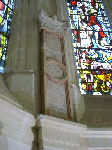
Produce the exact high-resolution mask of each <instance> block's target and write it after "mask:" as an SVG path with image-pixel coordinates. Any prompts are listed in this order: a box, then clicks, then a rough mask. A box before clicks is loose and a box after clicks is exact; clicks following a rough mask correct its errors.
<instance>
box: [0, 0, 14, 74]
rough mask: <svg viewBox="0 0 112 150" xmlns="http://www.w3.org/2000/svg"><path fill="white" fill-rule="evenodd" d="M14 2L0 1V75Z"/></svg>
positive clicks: (2, 68)
mask: <svg viewBox="0 0 112 150" xmlns="http://www.w3.org/2000/svg"><path fill="white" fill-rule="evenodd" d="M13 9H14V0H0V73H4V65H5V57H6V52H7V46H8V40H9V33H10V32H9V31H10V25H11V18H12V12H13Z"/></svg>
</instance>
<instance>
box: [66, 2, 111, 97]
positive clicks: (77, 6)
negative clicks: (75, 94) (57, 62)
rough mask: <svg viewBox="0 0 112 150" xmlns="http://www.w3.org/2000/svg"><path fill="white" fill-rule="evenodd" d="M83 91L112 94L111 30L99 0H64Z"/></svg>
mask: <svg viewBox="0 0 112 150" xmlns="http://www.w3.org/2000/svg"><path fill="white" fill-rule="evenodd" d="M67 5H68V13H69V19H70V24H71V30H72V38H73V47H74V55H75V61H76V66H77V73H78V78H79V86H80V91H81V93H82V94H91V95H106V94H107V95H112V49H111V46H112V45H111V44H112V32H111V29H110V24H109V20H108V17H107V16H106V12H105V10H104V6H103V3H102V0H67Z"/></svg>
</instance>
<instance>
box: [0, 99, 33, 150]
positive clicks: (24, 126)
mask: <svg viewBox="0 0 112 150" xmlns="http://www.w3.org/2000/svg"><path fill="white" fill-rule="evenodd" d="M34 125H35V119H34V117H33V116H32V115H31V114H29V113H27V112H25V111H23V110H21V109H20V108H18V107H16V106H14V105H13V104H11V103H10V102H7V101H5V100H3V99H0V145H1V144H2V147H3V148H2V149H4V150H5V148H4V146H5V143H4V142H5V141H7V143H8V150H15V148H16V147H17V145H18V147H19V145H20V147H21V148H20V150H24V148H25V147H27V148H28V147H31V146H32V142H33V140H34V136H33V133H32V129H31V128H32V127H33V126H34ZM3 139H6V140H3ZM1 142H2V143H1ZM28 149H30V148H28Z"/></svg>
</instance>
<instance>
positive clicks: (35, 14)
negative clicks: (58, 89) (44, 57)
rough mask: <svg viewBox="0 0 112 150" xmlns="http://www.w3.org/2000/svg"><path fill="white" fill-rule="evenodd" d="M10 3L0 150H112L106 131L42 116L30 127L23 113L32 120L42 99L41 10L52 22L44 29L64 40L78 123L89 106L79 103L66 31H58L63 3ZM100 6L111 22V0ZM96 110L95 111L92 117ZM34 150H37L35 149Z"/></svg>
mask: <svg viewBox="0 0 112 150" xmlns="http://www.w3.org/2000/svg"><path fill="white" fill-rule="evenodd" d="M15 2H16V4H15V11H14V15H13V19H12V27H11V35H10V40H9V45H8V46H9V47H8V54H7V60H6V75H5V80H4V79H3V78H4V77H0V150H34V147H33V144H32V142H33V141H34V143H36V144H39V146H40V150H42V147H43V149H45V150H87V147H89V148H88V150H98V149H99V150H112V144H111V141H112V131H111V129H110V130H109V129H108V131H105V129H102V131H100V129H97V130H95V129H90V130H88V131H87V128H86V126H85V125H80V124H78V123H73V122H69V121H65V120H61V119H57V118H53V117H48V116H44V115H40V116H39V117H37V120H36V121H35V119H34V116H33V115H31V114H30V113H28V112H31V113H32V114H34V115H35V116H37V114H38V113H40V108H41V94H43V93H40V70H41V69H40V47H41V46H40V33H39V32H40V30H39V29H40V24H41V21H40V20H39V13H40V11H41V10H42V9H43V11H45V13H46V14H47V15H48V18H52V19H54V21H53V23H54V26H51V24H50V22H49V20H48V18H47V19H46V20H45V21H46V22H47V23H48V22H49V23H48V24H47V26H46V27H47V29H50V30H52V31H54V32H55V31H58V32H59V33H61V34H63V35H64V39H65V54H66V60H67V70H68V80H69V83H70V85H71V89H70V95H71V99H72V102H73V105H74V118H75V120H76V119H77V121H79V120H80V119H81V118H82V117H83V114H84V112H85V110H86V108H88V106H89V105H86V106H85V101H84V97H83V96H81V94H80V91H79V86H78V79H77V73H76V68H75V65H74V56H73V46H72V36H71V30H70V26H69V27H68V28H66V24H65V31H66V32H63V31H62V30H63V29H62V28H63V27H62V26H61V25H63V21H65V23H66V22H67V21H68V16H67V6H66V1H65V0H32V1H29V0H16V1H15ZM103 2H104V4H105V6H106V7H107V8H106V7H105V8H106V9H107V11H108V12H107V13H108V14H109V19H110V20H111V19H112V18H111V6H112V5H111V0H103ZM108 6H109V8H110V9H108ZM58 21H60V22H61V24H60V25H59V24H57V22H58ZM46 22H43V23H46ZM56 27H57V28H56ZM50 44H52V43H50ZM50 46H52V47H54V46H55V45H50ZM57 47H59V45H58V46H57ZM51 55H52V56H54V55H55V54H54V53H52V54H51ZM57 55H58V54H57ZM58 57H59V55H58ZM4 81H5V82H4ZM14 96H15V97H14ZM97 99H98V98H97ZM61 103H62V102H61ZM104 104H105V103H104ZM91 105H92V103H91ZM99 105H100V104H99ZM94 106H95V105H94ZM100 106H101V105H100ZM103 106H104V105H103ZM96 108H97V106H95V109H94V111H95V110H96ZM23 110H25V111H23ZM26 111H28V112H26ZM102 112H104V110H103V111H102ZM89 113H90V111H89ZM90 114H92V113H90ZM102 114H103V113H102ZM91 118H92V115H91ZM95 118H96V117H95ZM35 122H36V125H37V126H36V128H37V129H38V130H39V133H38V132H36V131H35V132H36V135H35V137H34V135H33V133H32V127H34V126H35ZM85 123H87V122H85ZM37 136H38V139H37ZM35 150H38V148H37V147H35Z"/></svg>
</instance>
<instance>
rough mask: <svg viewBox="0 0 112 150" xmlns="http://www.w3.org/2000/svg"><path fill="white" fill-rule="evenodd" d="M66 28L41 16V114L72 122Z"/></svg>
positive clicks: (55, 20) (63, 24)
mask: <svg viewBox="0 0 112 150" xmlns="http://www.w3.org/2000/svg"><path fill="white" fill-rule="evenodd" d="M67 28H69V24H68V25H67V23H63V22H60V21H58V20H57V17H56V16H54V17H52V18H50V17H48V15H47V14H46V13H45V12H44V11H41V12H40V34H41V79H42V82H41V93H42V102H43V105H42V113H44V114H47V115H52V116H55V117H60V118H64V119H69V120H74V116H73V107H72V100H71V97H70V83H69V80H68V69H67V67H68V66H67V61H66V51H67V50H66V48H65V42H66V41H65V38H64V37H65V32H66V31H67Z"/></svg>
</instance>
